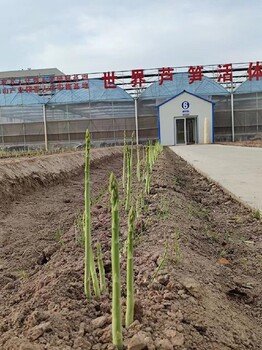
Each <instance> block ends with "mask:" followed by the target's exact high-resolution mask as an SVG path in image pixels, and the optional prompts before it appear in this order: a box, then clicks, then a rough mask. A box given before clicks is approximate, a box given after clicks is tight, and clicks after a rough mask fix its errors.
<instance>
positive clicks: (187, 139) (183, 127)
mask: <svg viewBox="0 0 262 350" xmlns="http://www.w3.org/2000/svg"><path fill="white" fill-rule="evenodd" d="M174 129H175V145H191V144H194V143H197V117H184V118H179V117H178V118H175V128H174Z"/></svg>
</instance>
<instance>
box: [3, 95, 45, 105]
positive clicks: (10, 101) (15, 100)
mask: <svg viewBox="0 0 262 350" xmlns="http://www.w3.org/2000/svg"><path fill="white" fill-rule="evenodd" d="M44 103H45V99H44V98H43V97H41V96H38V95H37V94H34V93H28V92H22V93H19V92H12V93H9V94H4V93H1V94H0V106H19V105H39V104H44Z"/></svg>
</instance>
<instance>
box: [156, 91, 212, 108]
mask: <svg viewBox="0 0 262 350" xmlns="http://www.w3.org/2000/svg"><path fill="white" fill-rule="evenodd" d="M184 93H186V94H189V95H191V96H194V97H196V98H199V99H200V100H203V101H206V102H209V103H212V104H215V103H214V102H213V101H210V100H208V99H206V98H203V97H201V96H198V95H196V94H192V92H188V91H186V90H184V91H182V92H180V93H179V94H177V95H175V96H172V97H170V98H168V99H167V100H165V101H163V102H162V103H160V104H159V105H157V107H161V106H162V105H164V104H166V103H167V102H169V101H171V100H174V99H175V98H177V97H178V96H180V95H182V94H184Z"/></svg>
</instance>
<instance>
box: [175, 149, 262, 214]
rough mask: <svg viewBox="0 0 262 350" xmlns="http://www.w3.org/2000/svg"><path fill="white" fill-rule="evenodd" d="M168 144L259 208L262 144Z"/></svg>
mask: <svg viewBox="0 0 262 350" xmlns="http://www.w3.org/2000/svg"><path fill="white" fill-rule="evenodd" d="M170 148H171V149H172V150H173V151H174V152H175V153H176V154H178V155H179V156H180V157H181V158H183V159H185V160H186V161H187V162H188V163H190V164H191V165H193V166H194V168H195V169H197V170H198V171H199V172H201V173H202V174H204V175H206V176H207V177H209V178H211V179H213V180H215V181H216V182H218V183H219V184H220V185H222V186H223V187H224V188H225V189H227V190H228V191H229V192H231V193H232V194H233V195H234V196H235V197H237V198H239V199H240V200H241V201H242V202H244V203H246V204H248V205H249V206H251V207H253V208H254V209H259V210H260V211H261V212H262V148H255V147H239V146H223V145H215V144H214V145H188V146H172V147H170Z"/></svg>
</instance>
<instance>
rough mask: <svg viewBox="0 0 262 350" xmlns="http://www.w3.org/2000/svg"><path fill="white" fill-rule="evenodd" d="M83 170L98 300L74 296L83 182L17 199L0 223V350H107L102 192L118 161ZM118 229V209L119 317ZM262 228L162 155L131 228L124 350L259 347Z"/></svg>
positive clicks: (78, 288) (106, 235)
mask: <svg viewBox="0 0 262 350" xmlns="http://www.w3.org/2000/svg"><path fill="white" fill-rule="evenodd" d="M91 169H92V178H91V185H92V198H93V200H92V202H93V205H92V217H93V223H92V235H93V240H94V245H95V242H97V241H100V242H101V244H102V250H103V254H104V261H105V271H106V281H107V291H106V293H105V294H104V295H103V296H102V297H101V298H99V299H96V298H93V299H92V300H87V299H86V297H85V295H84V291H83V247H82V245H81V237H80V236H81V233H80V229H79V224H77V222H78V220H76V219H77V217H78V218H79V217H80V216H81V214H79V213H82V210H83V190H84V189H83V175H82V174H81V175H77V176H74V177H72V178H71V179H64V180H63V182H62V183H60V184H59V185H54V186H51V187H48V188H42V189H41V190H39V189H38V190H37V191H36V192H34V193H31V194H29V195H24V196H22V197H21V196H20V197H19V198H18V199H17V200H16V202H13V203H12V204H11V205H9V206H8V207H5V208H2V215H1V227H2V230H3V235H4V242H3V249H2V252H1V257H2V258H3V263H2V262H1V266H0V273H1V282H0V283H1V284H0V286H1V290H2V291H1V298H2V302H1V310H0V312H1V315H2V320H1V323H0V332H1V338H0V348H1V349H6V350H7V349H10V350H16V349H21V350H22V349H23V350H29V349H32V350H45V349H61V350H62V349H63V350H64V349H65V350H69V349H79V350H80V349H83V350H84V349H97V350H100V349H102V350H103V349H114V347H113V346H112V345H111V325H110V322H111V317H110V313H111V297H110V295H111V263H110V237H111V234H110V226H111V218H110V210H109V195H108V193H107V184H108V177H109V173H110V172H111V171H112V170H114V172H115V173H116V174H117V175H118V177H119V184H121V171H122V159H121V156H120V155H119V156H116V155H115V156H114V157H111V158H108V159H107V161H105V160H104V161H102V162H100V163H97V164H93V166H91ZM120 187H121V186H120ZM133 191H134V192H136V191H140V192H141V191H142V187H141V185H138V184H137V183H134V185H133ZM121 200H122V202H123V195H122V197H121ZM126 222H127V220H126V214H125V213H124V210H122V213H121V237H122V238H121V241H122V247H121V269H122V286H123V288H122V294H123V311H124V309H125V294H126V293H125V267H126V257H125V249H124V247H125V245H124V241H125V238H126V231H127V224H126ZM261 231H262V230H261V223H260V221H259V220H257V219H256V218H255V217H254V215H253V213H252V212H251V211H250V210H249V209H247V208H245V207H244V206H243V205H241V204H240V203H238V202H236V201H235V200H234V199H232V198H231V197H230V196H229V195H228V194H227V193H224V192H223V190H222V189H221V188H219V187H218V186H217V185H216V184H214V183H212V182H210V181H208V180H207V179H206V178H204V177H203V176H201V175H199V174H198V173H197V172H196V171H195V170H193V169H192V168H191V167H190V166H189V165H187V164H186V162H185V161H183V160H182V159H180V158H179V157H177V156H176V155H175V154H174V153H173V152H171V151H170V150H169V149H165V151H164V152H163V154H161V155H160V156H159V158H158V160H157V162H156V163H155V166H154V169H153V175H152V186H151V193H150V195H148V196H146V198H145V206H144V209H143V211H142V212H141V214H140V216H139V218H138V219H137V222H136V233H135V258H134V261H135V286H136V287H135V290H136V293H135V298H136V307H135V322H134V323H133V324H132V325H131V327H130V328H129V329H128V330H127V329H125V328H124V330H123V334H124V340H125V344H126V346H127V348H128V349H133V350H136V349H148V350H154V349H156V350H158V349H163V350H164V349H167V350H168V349H178V350H193V349H194V350H200V349H201V350H207V349H208V350H209V349H217V350H218V349H219V350H224V349H225V350H227V349H236V350H244V349H254V350H259V349H262V347H261V342H262V334H261V323H262V311H261V310H262V308H261V306H262V299H261V279H262V257H261V247H262V235H261V233H262V232H261ZM123 316H124V312H123Z"/></svg>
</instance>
